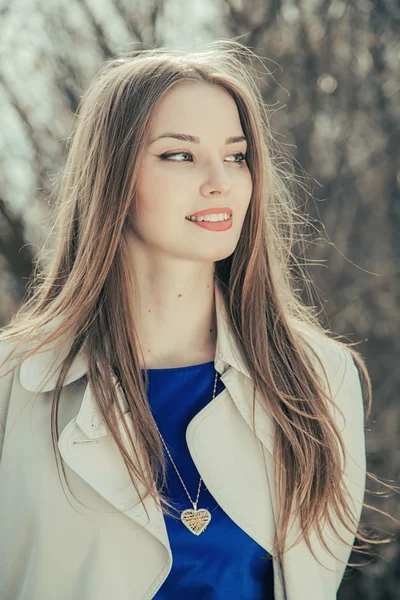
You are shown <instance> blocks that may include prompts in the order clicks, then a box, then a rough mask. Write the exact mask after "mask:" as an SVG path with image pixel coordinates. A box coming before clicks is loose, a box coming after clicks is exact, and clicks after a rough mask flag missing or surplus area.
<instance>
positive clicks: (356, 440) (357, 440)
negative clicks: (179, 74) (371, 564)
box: [332, 348, 366, 590]
mask: <svg viewBox="0 0 400 600" xmlns="http://www.w3.org/2000/svg"><path fill="white" fill-rule="evenodd" d="M338 352H339V354H340V358H339V365H340V366H339V368H338V370H337V372H336V376H335V377H334V380H333V383H332V395H333V399H334V403H335V406H338V407H339V408H340V410H341V411H342V412H343V416H342V415H341V414H340V413H339V412H338V411H337V410H336V408H335V406H334V407H333V411H334V414H335V418H336V423H337V425H338V427H339V431H340V433H341V436H342V440H343V443H344V449H345V456H343V455H342V460H344V468H343V479H342V481H343V483H344V484H345V485H346V487H347V490H348V493H349V495H348V497H347V498H346V500H347V502H348V504H349V506H350V508H351V511H352V514H353V515H354V518H355V519H356V522H357V523H358V524H359V522H360V517H361V512H362V508H363V502H364V494H365V484H366V450H365V431H364V402H363V395H362V388H361V382H360V376H359V372H358V369H357V367H356V365H355V363H354V360H353V357H352V354H351V352H350V351H349V350H348V349H347V348H340V349H339V350H338ZM338 531H339V532H340V534H341V536H342V537H343V538H344V539H345V540H346V542H348V543H349V544H353V543H354V540H355V536H353V535H352V534H351V533H350V532H349V531H347V530H346V528H345V527H343V526H342V525H341V524H339V523H338ZM334 554H335V556H336V557H337V558H338V560H337V562H336V588H337V590H338V589H339V586H340V584H341V581H342V579H343V575H344V572H345V569H346V564H347V562H348V561H349V558H350V554H351V548H349V547H348V546H346V545H345V544H343V543H342V542H340V540H337V538H336V542H335V548H334Z"/></svg>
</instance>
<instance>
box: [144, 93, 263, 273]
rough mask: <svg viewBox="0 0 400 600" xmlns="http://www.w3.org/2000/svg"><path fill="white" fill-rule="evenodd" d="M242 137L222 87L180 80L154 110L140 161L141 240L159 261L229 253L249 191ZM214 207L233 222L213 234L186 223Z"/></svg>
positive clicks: (220, 256)
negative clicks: (200, 212)
mask: <svg viewBox="0 0 400 600" xmlns="http://www.w3.org/2000/svg"><path fill="white" fill-rule="evenodd" d="M243 137H244V134H243V130H242V126H241V123H240V119H239V114H238V110H237V107H236V104H235V102H234V100H233V98H232V97H231V96H230V95H229V94H228V92H226V90H224V89H223V88H222V87H220V86H216V85H210V84H203V83H195V82H182V83H179V84H178V85H176V86H175V87H174V88H173V89H172V90H170V91H169V92H168V93H167V95H166V96H165V97H164V98H163V99H162V101H161V102H160V103H159V105H158V106H157V108H156V109H155V112H154V115H153V121H152V125H151V128H150V131H149V135H148V139H147V142H146V147H145V148H144V151H143V157H142V160H141V164H140V169H139V179H138V197H137V202H136V206H135V209H134V210H135V217H134V222H135V228H136V231H135V233H134V237H135V238H136V242H139V243H141V244H143V245H144V246H145V249H146V251H147V252H151V253H152V254H154V256H156V255H157V254H160V253H161V255H162V256H163V257H165V255H167V256H170V257H173V258H175V259H179V260H189V261H191V262H193V261H201V262H212V263H214V262H215V261H217V260H221V259H223V258H226V257H227V256H229V255H230V254H232V252H233V251H234V250H235V247H236V245H237V243H238V240H239V237H240V232H241V229H242V224H243V221H244V218H245V215H246V211H247V208H248V206H249V202H250V197H251V192H252V181H251V175H250V171H249V168H248V166H247V163H246V160H245V156H246V140H245V139H243ZM189 138H190V139H189ZM234 138H237V139H234ZM210 208H211V209H213V210H212V213H214V214H220V213H226V212H229V209H230V211H231V213H232V216H231V219H230V220H228V221H224V222H223V223H222V222H221V223H219V224H218V225H217V226H215V225H214V223H213V222H212V224H211V226H209V227H211V228H212V229H207V228H205V227H202V226H199V225H196V223H195V222H193V221H191V220H188V219H187V217H189V216H191V215H193V214H194V213H197V212H198V211H202V210H204V209H210ZM225 216H226V215H225ZM212 218H214V217H212ZM203 223H204V221H203ZM229 225H230V227H229V228H227V226H229ZM206 227H207V226H206ZM218 227H219V228H220V230H215V229H217V228H218Z"/></svg>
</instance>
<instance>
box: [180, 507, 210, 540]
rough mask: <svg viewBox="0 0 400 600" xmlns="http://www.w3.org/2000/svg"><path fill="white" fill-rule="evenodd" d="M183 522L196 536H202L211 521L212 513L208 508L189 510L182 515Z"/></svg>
mask: <svg viewBox="0 0 400 600" xmlns="http://www.w3.org/2000/svg"><path fill="white" fill-rule="evenodd" d="M181 521H182V523H183V524H184V525H185V527H187V528H188V529H189V531H191V532H192V533H194V535H200V533H203V531H204V530H205V529H206V527H207V525H208V524H209V522H210V521H211V513H210V512H209V511H208V510H207V509H206V508H199V509H197V510H195V509H194V508H187V509H186V510H184V511H183V512H182V513H181Z"/></svg>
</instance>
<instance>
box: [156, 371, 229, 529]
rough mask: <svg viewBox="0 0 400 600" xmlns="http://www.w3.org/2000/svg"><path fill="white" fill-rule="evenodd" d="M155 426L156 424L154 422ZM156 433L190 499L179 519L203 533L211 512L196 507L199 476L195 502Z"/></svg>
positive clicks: (215, 380) (188, 526)
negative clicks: (190, 506) (190, 504)
mask: <svg viewBox="0 0 400 600" xmlns="http://www.w3.org/2000/svg"><path fill="white" fill-rule="evenodd" d="M217 377H218V372H217V371H215V379H214V391H213V397H212V400H214V398H215V390H216V389H217ZM212 400H211V401H212ZM156 427H157V424H156ZM157 430H158V433H159V435H160V438H161V441H162V443H163V445H164V448H165V449H166V451H167V452H168V456H169V458H170V460H171V462H172V465H173V467H174V469H175V471H176V473H177V475H178V477H179V479H180V480H181V483H182V485H183V487H184V490H185V492H186V494H187V496H188V498H189V500H190V502H191V503H192V505H193V508H187V509H186V510H184V511H182V512H181V521H182V523H183V524H184V525H185V527H187V528H188V529H189V531H191V532H192V533H194V535H200V533H203V531H204V530H205V529H206V527H207V525H208V524H209V522H210V521H211V513H210V511H208V510H207V509H206V508H197V502H198V500H199V495H200V487H201V477H200V481H199V487H198V490H197V497H196V502H193V500H192V498H191V496H190V494H189V492H188V491H187V488H186V486H185V484H184V483H183V479H182V477H181V476H180V474H179V471H178V469H177V468H176V465H175V463H174V461H173V458H172V456H171V453H170V451H169V450H168V448H167V444H166V443H165V441H164V438H163V436H162V435H161V432H160V430H159V429H158V427H157Z"/></svg>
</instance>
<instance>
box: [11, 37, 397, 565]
mask: <svg viewBox="0 0 400 600" xmlns="http://www.w3.org/2000/svg"><path fill="white" fill-rule="evenodd" d="M254 58H255V55H254V54H253V53H252V52H251V51H250V50H248V49H246V48H245V47H244V46H242V45H241V44H239V43H237V42H233V41H223V42H214V43H212V44H209V45H208V47H206V48H205V49H203V50H202V51H198V52H193V53H182V52H178V51H173V50H171V49H166V48H162V49H152V50H145V51H137V52H130V53H128V54H126V55H123V56H120V57H118V58H114V59H112V60H110V61H108V62H106V63H105V64H104V66H103V68H102V69H101V70H100V72H99V73H98V75H97V76H96V78H95V79H94V81H93V83H92V84H91V86H90V87H89V89H88V90H87V91H86V93H85V94H84V96H83V97H82V100H81V103H80V107H79V110H78V116H77V118H76V123H75V126H74V129H73V132H72V134H71V139H70V144H69V151H68V157H67V161H66V165H65V168H64V170H63V171H62V173H61V174H60V177H59V180H58V185H57V187H56V190H55V193H54V203H53V207H52V210H51V213H50V220H51V221H52V222H53V228H52V231H51V232H50V235H49V236H48V238H47V240H46V242H45V244H44V246H43V248H42V250H41V252H40V253H39V255H38V258H37V265H36V267H35V270H34V272H33V274H32V277H31V280H30V282H29V286H28V288H29V291H30V294H31V295H30V297H29V298H26V299H25V301H24V303H23V304H22V306H21V309H20V310H19V311H18V312H17V314H16V315H15V316H14V318H13V319H12V320H11V322H10V323H9V325H8V326H6V327H5V328H3V332H2V333H1V335H0V340H19V341H23V340H26V339H29V340H35V341H36V342H38V339H37V337H36V334H37V332H38V331H41V330H42V327H44V326H45V325H46V324H47V323H49V322H50V321H53V319H57V318H60V317H61V316H62V317H63V318H62V319H61V320H60V326H59V327H57V328H56V329H55V330H52V331H51V332H50V334H49V335H48V336H47V337H46V338H45V339H43V338H42V339H41V342H39V343H36V344H34V345H33V347H32V349H31V350H30V351H29V352H28V353H27V354H25V357H26V356H29V355H30V354H33V353H34V352H36V351H37V350H39V349H40V348H41V347H42V346H43V345H44V344H46V343H49V342H52V341H53V340H55V339H58V338H60V339H64V336H65V335H66V336H68V338H69V339H71V341H72V343H71V348H70V351H69V353H68V355H67V357H66V359H65V361H64V363H63V368H62V370H61V372H60V376H59V378H58V382H57V386H56V389H55V392H54V396H53V405H52V416H51V431H52V438H53V446H54V451H55V453H56V455H57V453H58V452H59V451H58V447H57V440H58V436H59V432H58V427H57V415H58V406H59V401H60V394H61V388H62V383H63V381H64V378H65V375H66V373H67V372H68V370H69V367H70V366H71V364H72V362H73V360H74V359H75V357H76V356H77V355H78V353H80V352H82V351H83V352H84V353H85V355H86V356H87V360H88V372H87V377H88V380H89V382H90V385H91V387H92V389H93V393H94V395H95V397H96V399H97V401H98V406H99V409H100V411H101V413H102V415H103V417H104V420H105V422H106V424H107V426H108V428H109V430H110V433H111V435H112V436H113V438H114V440H115V443H116V444H117V445H118V448H119V450H120V451H121V454H122V456H123V459H124V461H125V463H126V466H127V469H128V471H129V473H130V476H131V479H132V483H133V485H135V487H136V489H138V488H137V482H140V483H141V484H143V485H144V486H145V489H146V490H147V494H150V495H151V496H152V497H153V498H154V499H155V500H157V499H159V500H160V501H161V502H162V504H163V507H164V509H165V511H166V512H168V509H169V508H172V506H171V505H170V504H169V502H168V500H167V499H166V498H164V496H163V494H162V493H161V491H160V488H159V487H157V486H154V481H160V482H161V484H163V483H164V482H165V477H166V465H165V459H164V454H163V446H162V444H161V441H160V438H159V435H158V432H157V429H156V426H155V422H154V419H153V417H152V414H151V411H150V408H149V405H148V401H147V397H146V382H144V381H143V377H142V371H141V367H140V365H141V364H143V362H144V361H140V358H139V356H140V355H141V349H140V347H139V343H138V338H137V335H136V330H135V323H134V316H135V310H136V306H135V305H134V302H133V300H132V298H133V295H132V294H131V293H129V290H130V289H132V286H133V285H134V283H133V279H132V278H133V276H134V274H133V273H132V267H131V262H130V260H129V253H128V248H127V233H128V231H129V230H130V228H131V227H132V226H134V223H133V222H132V206H133V207H134V205H135V202H136V201H137V195H136V184H137V172H138V165H139V162H140V158H141V152H142V149H143V147H144V145H145V139H146V134H147V132H148V130H149V125H150V122H151V119H152V115H153V113H154V108H155V107H156V105H157V103H158V102H160V100H161V99H162V98H163V97H164V96H165V94H166V93H168V91H169V90H171V89H172V88H173V86H175V85H176V84H177V83H179V82H181V81H184V80H185V81H194V82H206V83H211V84H215V85H219V86H222V87H223V88H225V90H227V91H228V92H229V93H230V94H231V96H232V97H233V99H234V100H235V102H236V105H237V109H238V112H239V116H240V120H241V123H242V127H243V130H244V134H245V135H246V137H247V138H248V143H249V145H248V151H247V162H248V166H249V169H250V172H251V175H252V181H253V192H252V198H251V201H250V206H249V210H248V212H247V215H246V218H245V221H244V223H243V229H242V233H241V236H240V239H239V242H238V244H237V247H236V249H235V251H234V252H233V254H232V255H231V256H229V257H228V258H226V259H224V260H221V261H218V262H217V263H216V264H215V282H216V285H218V286H219V290H220V291H221V294H222V297H223V299H224V304H225V307H226V310H227V314H228V316H229V320H230V323H231V324H232V330H233V331H234V332H235V335H236V336H237V341H238V344H239V347H240V349H241V352H242V354H243V358H244V360H245V363H246V364H247V367H248V370H249V372H250V374H251V376H252V379H253V380H254V385H255V388H256V389H257V390H258V391H259V393H260V396H261V398H262V399H263V402H264V404H265V408H266V410H267V411H268V412H269V414H270V415H271V416H272V417H273V419H274V422H275V425H276V437H275V446H274V452H275V456H276V460H275V469H276V472H275V478H276V482H277V490H278V493H279V502H278V507H279V509H280V516H279V517H278V523H279V527H277V531H276V534H275V547H274V551H276V552H277V553H278V554H279V555H281V553H282V549H283V548H284V540H285V538H286V534H287V529H288V523H289V517H290V514H291V510H292V507H293V503H294V502H296V503H297V510H298V514H299V518H300V523H301V532H302V536H303V537H304V539H305V540H306V542H307V544H308V547H309V548H310V550H311V551H312V548H311V544H310V539H309V536H310V531H311V529H312V528H313V527H315V526H317V525H318V523H320V522H321V521H324V520H326V519H327V520H328V521H329V522H330V523H331V524H332V523H333V522H332V519H331V512H330V511H331V510H332V511H333V513H334V514H335V515H336V516H337V518H338V519H339V522H340V523H341V524H343V525H344V526H345V527H346V528H347V529H348V531H351V532H352V533H353V534H354V536H356V537H357V539H358V540H359V541H360V540H361V541H363V542H370V543H378V542H373V541H372V540H371V539H368V538H367V537H366V536H365V535H364V534H363V533H361V528H358V531H357V523H355V522H354V520H353V518H352V514H351V511H350V510H349V507H348V504H347V502H346V494H345V491H344V489H343V488H342V485H341V480H342V463H341V459H340V449H341V448H342V450H343V446H342V440H341V436H340V433H339V430H338V428H337V425H336V424H335V422H334V420H333V418H332V416H331V413H330V410H329V396H328V394H327V391H326V388H325V387H324V386H323V385H322V383H321V380H320V378H319V377H318V376H317V374H316V371H315V369H314V368H313V365H312V362H311V361H310V360H309V358H308V357H307V354H306V352H305V351H304V340H303V339H301V338H300V336H299V333H298V331H297V328H296V327H295V326H294V324H295V323H296V322H297V323H305V324H307V325H308V326H309V327H311V328H313V330H314V331H315V332H318V333H319V334H320V335H321V336H325V337H328V335H329V332H328V331H326V330H324V329H323V328H322V326H321V325H320V323H319V321H318V318H317V316H316V313H315V309H314V308H311V307H307V306H305V305H304V303H302V301H301V299H300V297H299V293H298V290H297V289H296V282H295V280H294V277H293V273H292V267H293V265H294V264H296V258H295V256H294V253H293V246H294V242H298V241H299V239H300V238H299V234H298V233H296V229H295V223H296V222H299V221H302V222H304V223H305V222H306V221H307V220H306V218H305V216H304V215H302V214H301V213H300V212H299V211H298V209H297V208H296V206H295V202H294V200H293V195H292V193H291V191H290V189H289V187H288V186H287V183H286V181H285V176H284V172H283V171H282V170H281V161H280V160H279V157H280V156H281V153H280V151H279V147H278V146H277V143H276V141H275V139H274V137H273V136H272V133H271V128H270V125H269V118H268V111H267V108H266V106H265V104H264V103H263V99H262V96H261V93H260V91H259V89H258V87H257V83H256V79H257V76H256V69H255V68H254ZM298 266H299V265H298V264H297V267H298ZM333 343H336V344H338V345H344V342H340V341H338V340H335V341H334V342H333ZM349 350H350V352H351V353H352V356H353V358H354V361H355V363H356V365H357V367H358V368H359V371H360V373H361V374H362V379H363V382H364V384H365V385H364V386H363V387H364V391H365V405H366V406H365V408H366V411H365V415H366V417H368V415H369V413H370V409H371V384H370V380H369V376H368V373H367V370H366V368H365V365H364V362H363V360H362V357H361V356H360V354H359V353H358V352H357V351H356V350H354V349H353V348H350V347H349ZM110 367H111V368H112V369H110ZM112 370H113V371H114V373H117V374H118V379H119V382H120V384H121V387H122V389H123V390H124V392H125V394H126V398H127V401H128V403H129V407H130V410H131V413H132V418H133V421H134V423H135V437H136V441H135V445H134V444H133V441H132V439H130V444H129V446H130V447H129V448H127V447H126V445H125V443H124V442H123V440H122V439H121V436H120V433H119V431H118V428H117V421H116V419H115V418H114V417H113V414H115V413H113V411H110V410H109V408H110V404H112V405H113V406H114V405H115V404H117V402H116V398H115V386H114V385H113V382H112V378H111V373H112ZM146 381H147V379H146ZM299 400H302V402H299ZM299 405H300V406H301V409H300V408H299ZM126 434H127V435H128V436H129V435H130V434H129V431H128V430H126ZM139 456H140V457H142V458H141V460H142V459H143V457H144V459H145V466H144V467H143V468H142V467H141V466H140V465H141V460H138V457H139ZM58 459H59V457H58ZM60 463H61V464H62V461H61V460H60ZM278 465H281V467H279V468H278ZM311 466H312V468H310V467H311ZM63 471H64V468H63ZM64 475H65V472H64ZM371 476H372V475H371ZM372 477H373V478H374V479H375V480H377V479H376V477H375V476H372ZM389 487H390V486H389ZM371 508H372V507H371ZM379 512H381V511H379ZM317 529H318V531H319V528H318V527H317ZM364 547H367V546H366V545H360V544H359V546H358V548H359V549H361V548H364ZM281 558H282V559H283V556H281Z"/></svg>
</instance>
